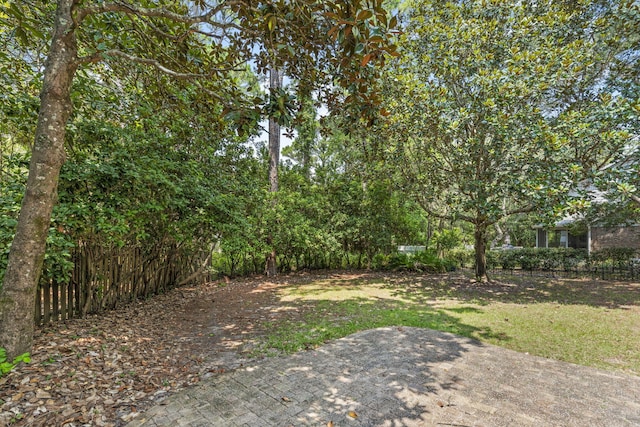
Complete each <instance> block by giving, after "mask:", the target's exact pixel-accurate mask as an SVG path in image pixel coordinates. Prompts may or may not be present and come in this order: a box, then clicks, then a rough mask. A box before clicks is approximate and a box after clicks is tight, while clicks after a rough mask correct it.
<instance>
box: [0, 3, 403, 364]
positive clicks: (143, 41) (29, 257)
mask: <svg viewBox="0 0 640 427" xmlns="http://www.w3.org/2000/svg"><path fill="white" fill-rule="evenodd" d="M48 7H49V6H42V4H41V2H35V1H20V2H17V1H12V2H8V3H7V2H3V3H2V11H1V13H0V19H1V31H0V37H2V38H3V39H5V40H9V42H10V46H11V48H12V50H11V51H10V52H9V54H10V57H16V58H18V59H19V60H23V59H24V58H26V57H28V55H29V54H32V53H36V54H37V53H38V50H37V49H36V48H37V47H38V46H39V45H37V43H35V44H34V43H31V42H30V39H32V38H35V39H42V38H44V37H47V34H49V36H48V37H49V38H50V40H51V42H50V47H49V50H48V53H47V54H46V61H45V62H44V67H43V68H42V69H41V72H42V86H41V91H40V105H39V109H38V119H37V125H36V129H35V133H34V143H33V147H32V150H31V151H32V153H31V162H30V169H29V178H28V181H27V184H26V192H25V196H24V198H23V201H22V207H21V210H20V216H19V218H18V224H17V228H16V234H15V237H14V239H13V243H12V245H11V251H10V253H9V260H8V264H7V268H6V271H5V276H4V280H3V286H2V289H1V290H0V345H2V346H4V347H6V349H7V353H8V354H9V356H12V355H15V354H19V353H22V352H24V351H27V350H29V348H30V346H31V341H32V335H33V327H34V326H33V311H34V310H33V308H34V301H35V298H34V295H35V290H36V286H37V283H38V278H39V276H40V273H41V268H42V263H43V259H44V255H45V243H46V239H47V234H48V230H49V224H50V218H51V213H52V210H53V207H54V205H55V200H56V193H57V187H58V178H59V174H60V169H61V167H62V165H63V163H64V160H65V141H66V140H67V132H66V131H67V128H66V126H67V123H68V121H69V118H70V117H71V115H72V114H73V102H72V88H73V85H74V81H75V79H76V75H77V74H78V73H79V72H80V73H85V72H86V73H87V74H86V75H87V76H95V81H96V82H97V83H100V82H101V81H104V80H108V79H109V76H110V75H111V74H112V73H116V74H117V73H118V72H121V71H119V70H122V69H126V70H129V69H131V67H133V66H137V65H143V66H147V67H150V68H152V69H154V70H155V71H156V72H157V74H156V77H155V79H156V80H162V79H164V78H165V77H166V76H169V77H173V78H177V79H192V80H193V81H194V82H195V83H194V84H195V85H196V90H197V91H198V93H202V94H206V95H207V97H208V98H209V100H210V101H213V102H215V103H217V104H219V105H221V106H224V107H225V109H226V111H227V112H235V113H236V114H235V117H237V118H239V119H240V122H246V118H247V117H246V116H247V114H246V112H247V111H248V108H246V105H247V104H251V101H249V102H244V101H245V100H246V99H247V96H246V93H244V92H243V90H242V88H241V87H238V86H236V85H234V84H233V80H232V79H230V76H231V75H233V74H234V73H236V72H238V71H240V70H243V69H244V67H245V66H246V64H247V63H248V62H251V63H252V64H254V65H255V66H256V67H257V68H258V71H261V70H263V69H264V68H265V67H266V66H270V65H273V64H274V58H277V64H275V65H277V66H283V67H286V72H287V73H288V74H289V75H291V76H293V77H296V78H300V79H301V80H303V81H308V82H315V83H319V84H326V83H332V82H336V83H338V84H340V85H343V86H346V85H348V84H351V83H353V85H354V86H353V88H351V89H350V90H352V91H354V92H357V93H360V92H358V89H359V88H362V87H364V86H365V80H364V79H362V78H361V73H360V70H361V69H362V70H364V71H366V73H365V74H367V73H369V71H370V70H368V69H367V66H369V67H370V68H371V67H372V65H373V64H374V63H376V62H383V61H384V56H385V53H389V52H393V50H394V47H393V46H392V45H391V44H390V43H389V40H390V39H389V29H390V27H392V26H393V25H394V23H393V22H391V21H389V20H388V19H387V13H386V11H385V10H384V9H383V8H382V1H381V0H376V1H374V2H364V1H361V0H348V1H342V0H341V1H331V2H318V1H314V0H296V1H273V2H261V3H254V2H250V1H242V0H241V1H235V0H233V1H213V2H208V1H196V2H184V1H180V0H176V1H153V0H149V1H143V2H126V1H113V2H109V1H106V2H103V1H80V0H58V2H57V6H56V9H55V13H51V12H52V11H51V10H48ZM52 16H53V22H51V21H50V19H51V17H52ZM17 39H23V44H22V45H20V44H19V43H16V42H15V40H17ZM41 58H42V57H39V59H41ZM33 64H38V61H34V62H33ZM38 72H40V70H38ZM141 83H142V85H143V87H142V88H141V89H142V90H143V91H144V89H145V88H144V85H145V83H147V82H145V81H144V80H143V81H142V82H141ZM327 87H328V86H327ZM357 98H358V99H360V100H362V99H363V98H364V97H363V96H358V97H357ZM370 98H371V97H369V98H367V99H370ZM238 104H240V105H238ZM243 105H244V106H245V107H243ZM238 110H240V111H241V113H240V114H238V113H237V112H238ZM251 118H252V114H251V113H250V114H249V119H251Z"/></svg>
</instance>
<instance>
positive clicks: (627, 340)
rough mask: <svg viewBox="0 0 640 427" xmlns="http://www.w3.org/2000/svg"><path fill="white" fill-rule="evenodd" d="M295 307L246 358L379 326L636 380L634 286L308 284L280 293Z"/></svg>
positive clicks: (638, 347)
mask: <svg viewBox="0 0 640 427" xmlns="http://www.w3.org/2000/svg"><path fill="white" fill-rule="evenodd" d="M280 299H281V301H282V303H283V304H293V305H297V306H299V307H301V309H302V311H303V312H304V313H305V314H304V315H303V316H302V318H300V319H298V320H296V321H280V322H273V323H271V324H270V325H269V328H270V330H271V333H270V334H269V335H268V336H267V337H266V338H264V339H263V340H262V341H261V342H259V344H258V346H257V347H256V349H255V350H254V354H255V355H270V354H278V353H283V352H284V353H291V352H295V351H299V350H303V349H308V348H314V347H317V346H318V345H321V344H322V343H324V342H326V341H328V340H332V339H337V338H341V337H344V336H346V335H349V334H351V333H354V332H357V331H361V330H365V329H372V328H377V327H382V326H414V327H421V328H431V329H436V330H440V331H446V332H452V333H455V334H459V335H462V336H466V337H469V338H475V339H478V340H480V341H483V342H487V343H490V344H495V345H498V346H502V347H506V348H510V349H513V350H516V351H520V352H527V353H529V354H533V355H537V356H542V357H548V358H553V359H557V360H564V361H567V362H572V363H577V364H582V365H586V366H594V367H599V368H604V369H610V370H620V371H626V372H629V373H632V374H636V375H639V374H640V303H639V301H640V285H637V284H628V283H626V284H624V283H620V284H617V285H616V284H612V283H609V282H600V283H598V282H582V281H568V280H557V279H540V278H531V279H529V280H528V279H527V278H522V277H520V278H516V279H513V280H509V278H508V277H506V276H505V277H504V278H502V280H501V281H500V282H499V283H497V284H494V285H483V284H472V283H470V281H469V280H468V278H466V277H464V276H460V275H457V276H433V277H427V276H413V277H412V276H401V277H400V276H396V277H393V276H390V277H388V278H383V279H380V278H373V277H372V278H368V279H367V278H364V279H363V278H359V279H357V280H348V279H343V280H339V279H336V280H324V281H309V282H308V283H299V284H295V285H291V286H288V287H286V288H284V289H283V290H281V292H280Z"/></svg>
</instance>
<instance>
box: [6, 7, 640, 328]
mask: <svg viewBox="0 0 640 427" xmlns="http://www.w3.org/2000/svg"><path fill="white" fill-rule="evenodd" d="M214 3H215V4H213V5H210V4H207V2H193V4H191V5H189V4H187V3H185V2H181V1H171V2H164V1H163V2H155V1H145V2H143V3H141V4H140V5H133V4H131V5H128V6H125V3H124V2H115V3H113V4H111V3H105V2H95V4H94V2H74V1H68V0H67V1H63V2H60V5H59V7H58V13H59V14H60V16H59V17H58V18H57V21H56V22H53V19H52V17H53V16H54V15H55V13H54V12H55V10H54V9H55V8H54V7H53V5H42V4H40V2H26V3H25V2H12V1H10V2H0V43H1V44H2V45H3V48H4V49H3V50H2V52H1V53H0V71H2V73H0V75H1V77H0V89H1V90H0V92H1V93H2V95H1V96H2V101H3V102H2V103H1V104H0V213H1V215H0V278H1V277H2V275H4V274H5V271H7V273H6V274H7V276H9V275H10V274H12V276H11V277H12V278H13V279H11V283H10V284H9V286H8V285H7V283H8V280H9V279H7V280H5V281H4V282H2V283H3V290H6V289H8V288H12V287H13V286H14V285H15V284H16V283H17V279H16V277H17V276H16V274H17V273H16V271H17V270H16V269H17V267H15V266H16V265H17V264H16V263H17V261H15V262H14V267H13V269H12V270H11V269H10V268H9V267H7V263H8V262H9V263H10V262H11V261H10V252H9V251H10V247H11V246H12V245H13V247H14V252H15V253H16V254H18V253H19V254H20V256H23V257H26V258H22V259H27V258H28V259H30V260H32V261H33V262H32V263H30V264H29V266H26V264H25V266H26V267H24V268H25V269H26V270H28V271H29V272H30V273H33V274H30V275H29V277H31V278H33V277H35V278H38V277H40V274H39V271H40V267H39V261H40V260H41V258H43V259H42V261H43V262H44V268H43V269H42V273H43V274H42V275H41V277H40V279H39V280H40V281H47V280H54V279H55V280H57V281H64V280H67V279H68V277H69V274H70V271H71V268H72V266H73V263H72V253H73V250H74V248H75V247H77V246H78V245H80V244H82V243H87V242H90V243H93V244H99V245H101V246H104V247H113V248H117V247H124V246H132V245H137V246H143V247H158V246H167V245H174V246H179V247H181V248H183V249H184V250H185V251H187V252H188V251H190V250H192V251H201V250H203V249H204V250H208V251H210V252H213V253H214V257H213V262H212V266H213V268H214V270H215V271H214V273H220V274H228V275H237V274H248V273H262V272H264V269H265V260H266V259H268V257H269V255H270V254H274V253H275V254H276V255H277V261H278V264H279V265H278V267H279V269H280V270H281V271H289V270H294V269H303V268H343V267H357V268H360V267H378V268H395V267H398V266H401V265H413V266H414V267H416V266H417V268H420V269H424V270H428V271H431V270H433V271H444V270H449V269H451V268H454V267H456V266H457V265H459V264H460V259H461V258H460V257H461V256H462V255H460V254H461V253H462V252H461V251H458V252H456V251H455V250H454V249H461V248H463V247H465V246H469V245H473V246H474V247H475V256H474V260H473V263H471V264H472V265H475V266H476V275H477V276H478V278H484V277H486V267H487V263H489V264H490V265H489V266H490V267H491V266H492V265H493V264H495V263H496V262H495V261H494V260H492V259H491V256H489V259H487V256H486V253H487V249H488V248H489V247H490V246H491V243H492V240H493V244H496V245H500V244H501V243H502V241H501V239H502V238H503V236H504V235H505V234H509V235H510V236H511V238H512V242H513V243H515V244H516V245H517V244H521V245H530V244H531V241H532V235H533V234H532V233H533V232H532V230H531V225H532V224H534V223H536V222H552V221H553V220H554V219H556V218H558V217H561V216H563V215H567V214H576V213H581V214H584V213H585V212H586V213H587V214H588V215H591V216H588V215H587V216H586V218H590V220H596V219H597V218H598V217H600V218H601V217H603V216H609V215H610V213H611V212H610V211H609V208H608V207H607V208H604V207H602V206H600V205H598V206H596V205H595V203H592V201H591V200H590V199H589V197H588V196H589V194H588V191H582V193H581V194H577V193H580V190H585V189H588V188H589V185H590V184H595V185H597V186H598V187H599V188H600V189H601V190H603V191H607V192H608V193H607V197H608V198H609V199H610V200H611V201H615V202H616V203H614V204H612V205H611V206H613V208H614V209H615V210H616V212H624V213H623V216H624V219H625V220H629V219H631V220H632V219H633V218H637V217H636V216H635V215H637V206H638V205H637V204H634V202H636V199H637V187H636V186H637V185H638V182H637V177H638V176H639V174H638V165H639V164H640V162H638V161H637V157H638V135H639V132H638V131H639V120H638V117H639V114H638V113H639V112H640V106H639V104H638V102H639V101H638V100H639V99H640V90H639V89H638V87H639V86H638V78H639V77H638V76H639V74H638V70H639V69H640V67H638V49H639V47H640V46H638V43H640V37H639V36H638V34H640V31H639V29H640V7H639V6H638V5H637V4H636V3H633V2H625V1H603V2H587V1H584V2H581V1H578V2H573V3H571V4H568V3H565V2H550V3H548V4H544V5H543V4H539V3H536V2H524V3H519V4H518V6H517V7H514V5H512V4H510V3H509V2H503V1H491V2H485V1H478V2H475V1H464V2H460V3H455V4H454V3H448V4H446V5H440V4H439V3H438V2H432V1H429V0H421V1H417V0H416V1H407V2H403V3H401V4H398V2H390V3H388V4H387V7H388V8H391V7H392V6H394V5H395V6H394V7H399V9H394V12H393V13H388V12H386V11H385V10H384V8H383V4H382V1H375V2H362V1H351V2H348V1H347V2H345V1H336V2H313V1H306V0H305V1H303V0H300V1H295V2H265V3H261V5H260V6H259V7H258V6H255V7H254V6H252V5H250V4H246V5H245V4H244V3H243V2H239V3H238V4H239V6H237V7H235V8H233V9H230V10H225V9H224V8H223V6H224V2H214ZM370 3H371V4H370ZM63 6H64V7H63ZM189 6H192V9H193V10H190V9H189ZM440 6H442V7H440ZM65 7H67V9H65ZM64 13H68V14H69V15H68V16H70V17H71V18H72V19H71V21H73V25H72V26H71V27H69V28H67V29H66V30H65V31H67V32H66V33H65V32H64V31H62V29H61V28H62V26H64V25H63V24H65V22H66V24H69V22H67V21H65V19H66V18H64V16H67V15H64ZM396 13H399V16H400V19H399V18H398V17H396V16H393V15H394V14H396ZM63 15H64V16H63ZM60 17H62V18H60ZM202 22H206V23H207V25H209V26H210V28H203V27H202V26H199V25H200V23H202ZM397 26H403V29H404V33H403V34H398V33H395V32H394V28H395V27H397ZM58 30H59V31H62V32H56V31H58ZM285 30H286V31H285ZM507 33H509V34H510V35H511V36H510V37H506V36H504V35H505V34H507ZM61 34H62V35H61ZM65 34H66V36H64V35H65ZM56 37H57V38H56ZM65 37H66V38H65ZM69 37H72V38H73V40H70V39H69ZM50 40H54V43H53V45H52V46H53V47H54V48H56V49H57V47H56V46H58V45H57V44H56V43H58V42H59V43H63V44H64V43H66V45H65V46H67V47H69V48H73V49H75V50H74V51H73V52H71V53H69V52H68V51H65V50H64V49H62V51H56V50H55V49H53V48H52V50H51V51H50V52H49V53H46V52H47V49H48V46H49V43H50ZM56 52H57V53H56ZM65 52H66V53H65ZM63 54H70V55H72V57H67V58H66V59H65V58H64V55H63ZM56 55H58V59H59V60H60V61H61V62H60V64H62V65H59V66H55V67H54V66H53V65H52V64H53V63H54V62H53V61H54V59H56ZM74 55H75V56H74ZM391 57H396V58H395V59H394V60H391V59H390V58H391ZM65 61H66V62H65ZM56 67H59V68H56ZM60 69H63V71H64V72H60V71H59V70H60ZM56 70H57V71H56ZM268 70H272V71H273V70H281V72H282V73H284V74H285V75H286V76H287V77H288V83H287V84H285V87H284V88H273V87H272V88H271V89H272V90H270V91H268V90H266V89H265V84H264V81H263V80H264V78H265V77H266V75H267V72H268ZM56 72H59V75H58V74H56ZM65 73H66V74H65ZM63 74H64V76H65V81H64V82H63V83H64V85H62V86H60V84H61V81H60V79H58V80H56V78H58V77H60V75H63ZM261 79H262V80H261ZM56 85H57V86H56ZM65 85H66V86H65ZM63 86H64V87H63ZM52 88H53V89H52ZM61 88H62V89H61ZM65 88H66V89H65ZM63 89H64V90H63ZM65 91H66V92H65ZM47 96H51V98H47ZM39 97H40V99H39ZM56 97H58V98H56ZM47 99H50V101H46V100H47ZM56 100H59V101H60V105H61V111H63V113H61V114H62V116H60V117H58V116H56V115H55V114H54V115H52V116H51V115H50V116H47V114H51V113H50V112H49V110H47V108H49V107H50V106H51V105H53V104H55V102H54V101H56ZM56 102H57V101H56ZM52 103H53V104H52ZM45 107H47V108H45ZM325 107H326V108H328V110H329V112H328V114H327V117H324V118H323V119H322V120H320V119H319V117H318V111H324V109H325ZM66 115H68V119H67V118H66ZM52 117H57V119H56V120H58V121H57V122H56V124H55V126H54V125H53V124H51V125H46V123H49V122H47V120H49V119H51V118H52ZM61 117H62V118H63V119H64V120H63V121H62V123H59V121H60V120H62V119H61ZM266 119H271V120H272V121H274V120H275V121H276V122H277V123H278V124H279V125H282V126H284V127H286V128H287V129H288V130H289V131H290V133H291V135H290V136H291V139H292V142H291V144H290V146H288V147H287V148H285V149H284V151H283V154H284V156H285V157H284V160H283V161H281V162H280V164H279V168H280V170H279V176H278V179H279V183H278V184H279V185H277V188H278V191H277V192H274V191H270V190H273V185H271V186H270V183H269V177H270V169H269V164H270V161H271V160H273V158H274V153H273V150H272V146H271V145H270V144H269V145H268V146H267V145H266V144H265V143H264V141H262V139H263V138H262V136H263V134H264V129H262V125H263V122H262V120H266ZM54 128H55V132H53V131H52V130H51V129H54ZM59 139H61V140H62V142H63V145H60V146H57V145H56V143H57V142H56V141H58V140H59ZM34 141H35V144H34ZM47 144H48V145H47ZM43 147H44V148H43ZM47 147H48V148H47ZM276 158H277V157H276ZM34 159H35V160H34ZM43 159H44V160H43ZM52 159H53V160H52ZM54 160H55V162H57V163H56V164H55V165H54V166H53V169H55V168H56V167H57V168H59V183H58V178H57V172H56V171H55V170H54V171H53V172H54V173H52V174H51V175H46V176H45V175H42V176H40V178H38V174H39V173H41V172H42V171H43V170H45V169H47V168H48V167H49V163H47V162H49V161H51V162H54ZM45 163H46V164H47V167H44V166H42V165H43V164H45ZM30 165H31V166H30ZM34 165H35V166H34ZM41 166H42V167H41ZM30 167H31V169H32V179H31V181H29V183H27V176H28V172H29V168H30ZM45 181H47V182H48V181H51V182H50V184H51V185H50V187H48V188H49V190H46V191H44V190H41V189H38V188H39V187H37V184H39V183H41V182H45ZM585 182H586V183H587V185H585V184H584V183H585ZM36 190H37V191H36ZM25 194H26V196H25ZM38 197H40V199H38ZM31 199H33V200H31ZM25 200H26V202H25ZM38 200H39V201H38ZM54 202H55V203H54ZM22 203H25V204H24V205H23V206H27V207H28V206H40V205H50V207H51V208H52V209H53V212H52V214H51V219H50V221H49V219H48V216H47V215H48V214H47V213H46V212H44V213H42V215H40V214H38V215H40V216H37V218H35V217H34V218H31V217H28V215H27V214H26V213H25V212H26V211H28V210H29V209H30V208H25V209H23V214H24V215H23V216H24V218H19V213H20V211H21V209H20V206H21V204H22ZM30 203H31V204H30ZM54 206H55V207H54ZM607 206H610V205H607ZM33 210H34V211H35V208H34V209H33ZM27 223H29V224H30V225H29V224H27ZM20 224H22V226H24V227H27V225H29V226H30V227H31V228H28V227H27V228H24V230H27V231H24V232H22V233H21V234H20V233H18V234H19V235H20V236H22V237H20V238H16V239H14V236H16V230H19V229H20V228H19V227H20ZM25 224H27V225H25ZM29 230H31V231H29ZM43 230H44V231H43ZM504 231H507V233H505V232H504ZM25 236H26V237H25ZM27 237H29V238H27ZM36 238H38V239H40V238H41V239H42V241H43V242H44V241H45V239H46V254H44V255H42V254H40V253H39V252H38V251H37V250H35V249H29V250H28V251H27V250H19V249H18V247H19V246H20V247H23V245H25V244H26V243H29V242H27V241H28V240H29V239H31V240H34V241H35V240H37V239H36ZM25 242H26V243H25ZM397 245H426V246H428V248H429V250H428V251H426V252H424V253H421V254H419V255H416V257H415V259H413V258H411V259H409V257H406V256H403V255H393V253H394V252H395V248H396V246H397ZM35 247H37V245H36V246H35ZM16 254H14V255H13V256H14V257H15V259H18V258H17V257H18V255H16ZM25 254H28V255H29V254H31V255H29V256H27V255H25ZM41 255H42V256H41ZM456 256H457V257H458V258H456ZM507 258H508V257H507V256H504V257H503V259H502V260H501V261H500V262H499V263H500V264H502V266H503V267H505V268H510V267H512V265H515V264H514V262H515V261H514V260H508V259H507ZM521 267H522V268H526V266H525V265H521ZM10 270H11V271H10ZM25 277H26V276H25ZM25 280H26V279H25ZM29 280H31V279H29ZM36 281H37V280H36ZM14 282H15V283H14ZM20 286H21V290H20V292H23V293H29V292H32V291H33V290H34V289H33V286H35V285H33V286H32V285H29V284H27V283H26V282H25V283H23V284H21V285H20ZM7 298H8V297H7ZM11 298H13V297H11ZM27 299H29V297H27ZM1 308H2V306H0V312H2V313H3V315H5V314H6V313H9V311H2V310H1ZM6 316H10V315H9V314H6ZM27 317H28V316H27ZM5 323H6V322H5ZM7 324H8V323H7ZM25 330H27V329H25Z"/></svg>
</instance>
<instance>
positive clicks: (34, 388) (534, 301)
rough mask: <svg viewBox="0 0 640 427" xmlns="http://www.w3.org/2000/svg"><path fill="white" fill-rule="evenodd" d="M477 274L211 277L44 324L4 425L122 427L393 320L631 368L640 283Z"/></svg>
mask: <svg viewBox="0 0 640 427" xmlns="http://www.w3.org/2000/svg"><path fill="white" fill-rule="evenodd" d="M472 275H473V274H472V272H470V271H468V272H464V271H457V272H451V273H445V274H427V273H415V272H389V271H385V272H380V271H377V272H376V271H352V272H344V271H319V272H312V273H309V272H302V273H297V274H291V275H281V276H278V277H276V278H265V277H263V276H254V277H245V278H238V279H235V280H220V281H217V282H210V283H207V284H203V285H198V286H191V287H182V288H176V289H172V290H170V291H168V292H167V293H165V294H163V295H159V296H155V297H153V298H150V299H147V300H140V301H135V302H133V303H131V304H129V305H127V306H124V307H122V308H121V309H119V310H117V311H107V312H104V313H103V314H101V315H99V316H96V315H90V316H87V317H86V318H82V319H71V320H67V321H66V322H59V323H55V324H52V325H50V326H48V327H43V328H39V329H38V330H37V331H36V335H35V337H34V342H35V345H34V351H33V352H32V353H31V363H28V364H23V363H21V364H18V365H17V366H16V367H15V368H14V369H13V370H11V372H9V373H7V374H6V375H4V376H2V377H0V425H10V426H27V425H29V426H51V425H56V426H58V425H59V426H65V425H66V426H71V425H95V426H105V427H116V426H123V425H125V424H126V422H127V421H129V420H131V419H133V418H135V417H136V416H138V415H139V414H141V413H143V412H144V411H145V410H146V409H147V408H149V407H150V406H152V405H155V404H158V403H159V402H161V401H162V400H163V399H164V398H165V397H166V396H167V395H169V394H171V393H173V392H175V391H177V390H180V389H183V388H185V387H189V386H191V385H193V384H196V383H198V382H199V381H202V380H203V379H206V378H207V377H210V376H213V375H219V374H221V373H224V372H226V371H229V370H233V369H236V368H238V367H240V366H242V365H243V364H252V365H253V364H259V363H261V360H263V359H264V358H265V357H266V356H275V355H284V354H287V353H290V352H294V351H304V349H307V348H313V347H316V346H319V345H321V344H322V343H323V342H325V341H327V340H331V339H336V338H339V337H342V336H345V335H348V334H350V333H352V332H356V331H358V330H362V329H369V328H375V327H381V326H390V325H406V326H416V327H427V328H433V329H437V330H443V331H448V332H452V333H456V334H460V335H464V336H467V337H472V338H476V339H479V340H481V341H482V342H485V343H491V344H496V345H499V346H502V347H506V348H511V349H514V350H517V351H521V352H528V353H529V354H533V355H539V356H544V357H550V358H554V359H558V360H565V361H569V362H574V363H580V364H583V365H587V366H594V367H599V368H604V369H609V370H616V371H622V372H627V373H630V374H633V375H639V374H640V346H639V345H638V342H640V283H629V282H608V281H598V280H595V281H592V280H576V279H574V280H568V279H552V278H544V277H530V276H510V275H505V276H494V280H493V282H492V283H486V284H485V283H478V282H476V281H475V280H474V279H472V277H471V276H472Z"/></svg>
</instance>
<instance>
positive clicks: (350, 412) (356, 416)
mask: <svg viewBox="0 0 640 427" xmlns="http://www.w3.org/2000/svg"><path fill="white" fill-rule="evenodd" d="M347 415H349V416H350V417H351V418H358V414H356V413H355V412H353V411H349V412H348V413H347Z"/></svg>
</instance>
